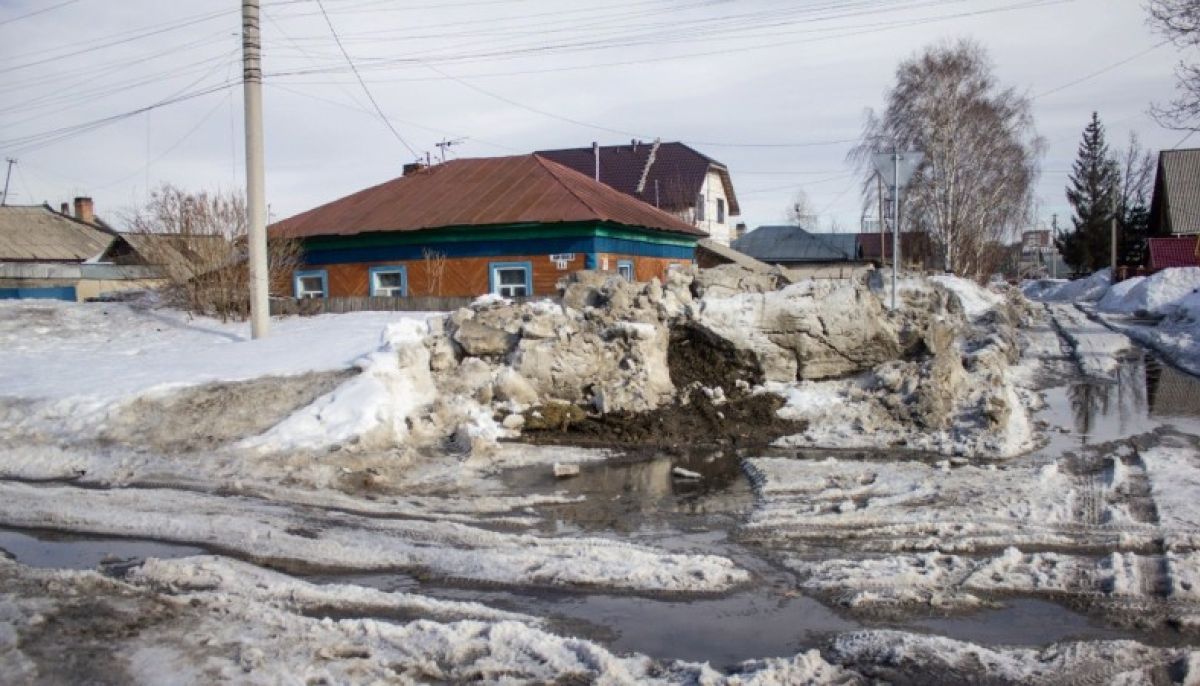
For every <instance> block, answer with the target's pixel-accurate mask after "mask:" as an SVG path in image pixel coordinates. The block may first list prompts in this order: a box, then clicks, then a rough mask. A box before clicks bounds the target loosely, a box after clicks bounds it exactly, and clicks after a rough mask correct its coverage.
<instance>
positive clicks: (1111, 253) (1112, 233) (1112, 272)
mask: <svg viewBox="0 0 1200 686" xmlns="http://www.w3.org/2000/svg"><path fill="white" fill-rule="evenodd" d="M1108 264H1109V267H1108V269H1109V271H1108V278H1109V279H1110V283H1116V282H1117V194H1116V193H1115V192H1114V193H1113V194H1112V221H1110V222H1109V235H1108Z"/></svg>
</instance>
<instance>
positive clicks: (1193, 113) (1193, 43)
mask: <svg viewBox="0 0 1200 686" xmlns="http://www.w3.org/2000/svg"><path fill="white" fill-rule="evenodd" d="M1147 8H1148V9H1149V10H1150V23H1151V25H1153V26H1154V27H1155V28H1156V29H1158V31H1159V32H1160V33H1162V34H1163V35H1165V36H1166V37H1167V38H1168V39H1170V40H1171V42H1173V43H1174V44H1175V45H1178V46H1180V47H1182V48H1197V47H1200V0H1150V3H1149V5H1148V6H1147ZM1175 79H1176V86H1177V88H1178V90H1179V93H1178V95H1177V96H1176V97H1175V99H1174V100H1172V101H1171V102H1170V103H1167V104H1165V105H1158V104H1156V105H1154V106H1153V107H1152V108H1151V113H1152V114H1153V115H1154V118H1155V119H1156V120H1157V121H1158V123H1159V124H1162V125H1163V126H1166V127H1168V128H1172V129H1183V130H1187V131H1200V64H1195V63H1190V64H1189V63H1188V62H1183V61H1181V62H1180V63H1179V64H1178V66H1176V68H1175Z"/></svg>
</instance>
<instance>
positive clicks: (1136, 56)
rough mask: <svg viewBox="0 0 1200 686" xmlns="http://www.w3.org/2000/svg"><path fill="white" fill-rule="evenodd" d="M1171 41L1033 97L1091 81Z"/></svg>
mask: <svg viewBox="0 0 1200 686" xmlns="http://www.w3.org/2000/svg"><path fill="white" fill-rule="evenodd" d="M1170 42H1171V41H1170V40H1165V41H1163V42H1161V43H1156V44H1154V45H1151V46H1150V47H1148V48H1146V49H1145V50H1142V51H1140V52H1138V53H1136V54H1133V55H1130V56H1129V57H1126V58H1125V59H1123V60H1120V61H1119V62H1113V63H1112V64H1110V65H1108V66H1107V67H1103V68H1101V69H1097V70H1096V71H1094V72H1092V73H1090V74H1088V75H1086V76H1081V77H1080V78H1078V79H1075V80H1074V81H1070V82H1068V83H1064V84H1063V85H1061V86H1057V87H1055V88H1051V89H1050V90H1048V91H1043V92H1041V93H1038V94H1037V95H1035V96H1033V98H1032V99H1033V100H1038V99H1040V98H1044V97H1046V96H1047V95H1053V94H1055V93H1058V92H1059V91H1063V90H1066V89H1068V88H1070V87H1072V86H1077V85H1079V84H1081V83H1083V82H1084V81H1090V80H1091V79H1094V78H1096V77H1097V76H1100V75H1101V74H1106V73H1108V72H1110V71H1112V70H1113V69H1116V68H1117V67H1121V66H1124V65H1126V64H1129V63H1130V62H1132V61H1134V60H1136V59H1137V58H1139V57H1141V56H1142V55H1146V54H1149V53H1151V52H1154V51H1155V50H1158V49H1159V48H1161V47H1162V46H1164V45H1167V44H1168V43H1170Z"/></svg>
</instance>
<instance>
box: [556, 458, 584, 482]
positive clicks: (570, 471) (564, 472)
mask: <svg viewBox="0 0 1200 686" xmlns="http://www.w3.org/2000/svg"><path fill="white" fill-rule="evenodd" d="M554 476H556V477H558V478H560V479H562V478H564V477H569V476H579V465H577V464H559V463H558V462H555V463H554Z"/></svg>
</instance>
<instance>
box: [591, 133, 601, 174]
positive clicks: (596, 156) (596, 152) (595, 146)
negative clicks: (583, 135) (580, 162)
mask: <svg viewBox="0 0 1200 686" xmlns="http://www.w3.org/2000/svg"><path fill="white" fill-rule="evenodd" d="M592 159H593V160H595V164H596V174H595V175H596V180H597V181H599V180H600V144H599V143H597V142H596V141H592Z"/></svg>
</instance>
